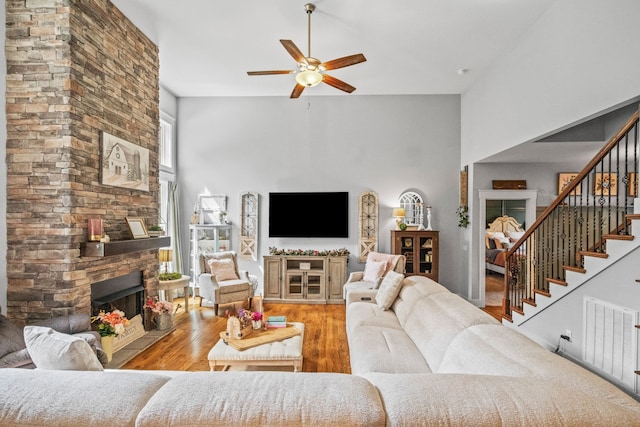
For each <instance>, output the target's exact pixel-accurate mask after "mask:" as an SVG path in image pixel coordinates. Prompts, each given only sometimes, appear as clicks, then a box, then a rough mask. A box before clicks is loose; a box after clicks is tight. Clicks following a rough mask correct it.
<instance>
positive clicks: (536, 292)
mask: <svg viewBox="0 0 640 427" xmlns="http://www.w3.org/2000/svg"><path fill="white" fill-rule="evenodd" d="M533 293H534V294H538V295H542V296H545V297H549V298H551V293H550V292H547V291H543V290H542V289H534V290H533Z"/></svg>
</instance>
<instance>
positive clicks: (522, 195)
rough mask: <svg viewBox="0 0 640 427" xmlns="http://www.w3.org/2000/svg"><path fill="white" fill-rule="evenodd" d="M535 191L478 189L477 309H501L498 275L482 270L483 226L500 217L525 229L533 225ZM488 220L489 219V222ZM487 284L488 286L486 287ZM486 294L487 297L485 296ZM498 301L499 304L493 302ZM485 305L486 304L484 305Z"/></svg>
mask: <svg viewBox="0 0 640 427" xmlns="http://www.w3.org/2000/svg"><path fill="white" fill-rule="evenodd" d="M537 195H538V192H537V191H535V190H480V191H479V192H478V196H479V199H480V209H479V211H478V216H479V218H478V221H479V224H480V226H479V227H478V228H479V236H478V237H479V239H478V248H477V249H478V261H479V262H478V276H477V277H478V297H479V306H480V307H486V306H488V305H489V304H491V306H493V305H494V304H498V305H499V306H502V297H501V296H500V295H499V293H500V292H501V289H502V283H503V282H502V280H503V277H504V276H502V274H497V273H494V274H493V275H491V276H490V275H488V274H487V269H486V255H487V253H486V247H487V240H486V229H487V225H488V224H489V223H491V222H492V221H494V220H495V219H496V218H499V217H501V216H505V215H507V216H510V217H513V218H515V219H516V221H517V222H518V223H520V224H523V225H524V226H525V229H526V227H528V226H530V225H531V224H533V223H534V222H535V219H536V199H537ZM490 219H491V220H490ZM487 285H488V286H487ZM488 293H489V294H488ZM498 298H499V302H497V300H498ZM487 303H489V304H487Z"/></svg>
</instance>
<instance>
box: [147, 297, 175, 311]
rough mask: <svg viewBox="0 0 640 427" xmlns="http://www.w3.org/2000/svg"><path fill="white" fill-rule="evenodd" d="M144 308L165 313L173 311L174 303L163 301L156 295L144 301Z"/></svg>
mask: <svg viewBox="0 0 640 427" xmlns="http://www.w3.org/2000/svg"><path fill="white" fill-rule="evenodd" d="M143 308H148V309H150V310H151V311H152V312H154V313H156V314H165V313H171V312H172V311H173V304H172V303H170V302H169V301H161V300H160V299H159V298H158V297H157V296H156V297H149V298H147V302H145V303H144V306H143Z"/></svg>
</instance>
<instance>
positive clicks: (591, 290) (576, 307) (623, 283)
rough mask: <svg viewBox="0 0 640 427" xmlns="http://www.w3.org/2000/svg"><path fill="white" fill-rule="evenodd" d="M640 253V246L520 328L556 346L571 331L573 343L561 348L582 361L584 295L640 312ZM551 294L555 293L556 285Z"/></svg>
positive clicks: (550, 345) (566, 343)
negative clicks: (639, 282) (639, 281)
mask: <svg viewBox="0 0 640 427" xmlns="http://www.w3.org/2000/svg"><path fill="white" fill-rule="evenodd" d="M639 256H640V249H636V250H635V251H633V252H631V253H629V254H628V255H626V256H625V257H624V258H622V259H621V260H620V261H618V262H617V263H616V264H615V265H614V266H613V267H611V268H609V269H607V270H604V271H603V272H602V273H600V274H599V275H598V276H595V277H594V278H592V279H590V280H589V281H587V282H586V283H585V284H584V285H582V286H581V287H579V288H577V289H576V290H574V291H573V292H572V293H571V294H569V295H568V296H566V297H565V298H563V299H561V300H559V301H558V302H557V303H555V304H553V305H552V306H550V307H549V308H547V309H546V310H545V311H543V312H542V314H541V315H538V316H536V317H533V318H532V319H530V320H528V321H527V322H526V323H524V324H523V325H521V328H522V329H523V330H524V331H526V333H528V334H532V335H533V337H535V339H536V340H538V341H539V342H540V343H542V344H544V345H546V346H547V347H548V348H553V349H555V347H556V346H557V345H558V343H559V338H560V335H562V334H564V333H565V332H566V331H567V330H570V331H571V332H572V340H571V342H570V343H569V342H566V341H562V342H561V343H560V344H562V350H563V351H564V352H565V353H566V354H568V355H569V356H571V357H573V358H574V359H578V360H582V347H583V345H584V325H583V323H584V319H583V307H582V306H583V303H584V297H585V296H590V297H593V298H597V299H599V300H604V301H607V302H609V303H611V304H615V305H617V306H619V307H625V308H628V309H630V310H635V311H640V286H638V283H636V281H635V280H636V279H637V278H638V268H637V267H638V257H639ZM551 293H552V295H553V287H552V288H551Z"/></svg>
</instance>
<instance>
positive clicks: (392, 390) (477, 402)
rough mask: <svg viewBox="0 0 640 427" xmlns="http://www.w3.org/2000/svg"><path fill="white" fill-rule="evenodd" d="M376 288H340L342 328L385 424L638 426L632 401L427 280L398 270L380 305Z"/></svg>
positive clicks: (639, 415) (355, 370) (639, 414)
mask: <svg viewBox="0 0 640 427" xmlns="http://www.w3.org/2000/svg"><path fill="white" fill-rule="evenodd" d="M375 295H376V291H375V290H362V291H351V292H349V294H348V296H347V307H346V310H347V313H346V314H347V318H346V320H347V336H348V340H349V351H350V360H351V371H352V374H355V375H358V376H363V377H364V378H367V379H368V380H369V381H371V383H372V384H374V385H375V386H376V388H377V389H378V392H379V393H380V397H381V398H382V401H383V405H384V408H385V413H386V424H387V425H394V426H401V425H437V424H439V425H465V426H466V425H532V426H534V425H554V426H555V425H576V426H578V425H625V426H626V425H640V403H639V402H637V401H636V400H635V399H633V398H631V397H630V396H629V395H627V394H626V393H624V392H623V391H622V390H620V389H618V388H617V387H615V386H614V385H612V384H610V383H609V382H607V381H605V380H603V379H602V378H600V377H598V376H597V375H594V374H593V373H591V372H589V371H587V370H586V369H584V368H582V367H580V366H578V365H576V364H574V363H572V362H570V361H569V360H567V359H564V358H562V357H560V356H559V355H556V354H554V353H551V352H549V351H548V350H546V349H545V348H543V347H541V346H540V345H538V344H537V343H535V342H533V341H531V340H530V339H528V338H526V337H525V336H523V335H521V334H519V333H518V332H516V331H513V330H512V329H509V328H507V327H505V326H503V325H501V324H500V323H499V322H498V321H496V320H495V319H494V318H492V317H491V316H489V315H488V314H486V313H485V312H483V311H482V310H480V309H478V308H477V307H475V306H473V305H472V304H470V303H469V302H467V301H466V300H464V299H462V298H460V297H459V296H457V295H455V294H453V293H451V292H449V291H448V290H447V289H446V288H445V287H443V286H442V285H440V284H438V283H436V282H434V281H433V280H431V279H428V278H426V277H420V276H410V277H407V278H405V279H404V281H403V286H402V288H401V290H400V293H399V295H398V297H397V298H396V300H395V302H394V303H393V305H392V306H391V309H390V310H387V311H384V310H382V309H381V308H380V307H378V305H377V304H376V303H375Z"/></svg>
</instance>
